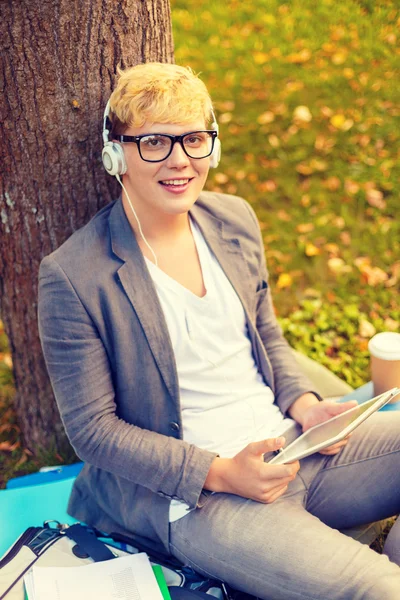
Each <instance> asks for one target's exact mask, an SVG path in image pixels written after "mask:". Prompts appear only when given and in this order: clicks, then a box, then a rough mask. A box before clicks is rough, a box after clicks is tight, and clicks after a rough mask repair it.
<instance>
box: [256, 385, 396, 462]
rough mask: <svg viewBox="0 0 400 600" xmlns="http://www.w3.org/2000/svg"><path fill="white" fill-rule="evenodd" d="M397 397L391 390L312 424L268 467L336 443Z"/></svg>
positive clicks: (291, 460)
mask: <svg viewBox="0 0 400 600" xmlns="http://www.w3.org/2000/svg"><path fill="white" fill-rule="evenodd" d="M397 394H400V388H393V389H391V390H389V391H387V392H385V393H383V394H380V395H379V396H376V397H375V398H372V400H368V401H367V402H364V403H363V404H359V405H358V406H355V407H354V408H350V410H346V411H345V412H343V413H341V414H340V415H337V416H336V417H332V418H331V419H329V420H328V421H325V422H324V423H320V424H319V425H315V426H314V427H311V428H310V429H308V430H307V431H306V432H305V433H303V434H302V435H300V436H299V437H298V438H297V439H295V440H294V442H292V443H291V444H289V445H288V446H286V448H281V449H280V450H278V452H277V454H276V456H274V457H273V458H272V459H271V460H270V461H268V464H275V465H282V464H285V463H290V462H293V461H295V460H300V459H301V458H305V457H306V456H309V455H310V454H314V452H319V451H320V450H323V449H324V448H327V447H328V446H332V445H333V444H336V442H340V440H342V439H343V438H345V437H346V436H347V435H348V434H349V433H351V432H352V431H353V430H354V429H355V428H356V427H358V426H359V425H360V424H361V423H362V422H363V421H365V419H367V418H368V417H369V416H370V415H372V414H373V413H374V412H375V411H376V410H378V409H379V408H381V407H382V406H384V405H385V404H387V403H388V402H390V400H392V399H393V398H394V397H395V396H397Z"/></svg>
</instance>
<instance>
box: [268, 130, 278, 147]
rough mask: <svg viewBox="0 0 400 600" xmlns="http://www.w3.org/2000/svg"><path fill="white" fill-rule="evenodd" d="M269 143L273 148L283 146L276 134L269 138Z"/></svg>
mask: <svg viewBox="0 0 400 600" xmlns="http://www.w3.org/2000/svg"><path fill="white" fill-rule="evenodd" d="M268 141H269V143H270V144H271V146H272V147H273V148H279V146H280V145H281V143H280V141H279V138H278V136H277V135H275V134H274V133H273V134H271V135H269V136H268Z"/></svg>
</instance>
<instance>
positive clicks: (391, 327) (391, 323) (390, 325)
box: [383, 317, 400, 331]
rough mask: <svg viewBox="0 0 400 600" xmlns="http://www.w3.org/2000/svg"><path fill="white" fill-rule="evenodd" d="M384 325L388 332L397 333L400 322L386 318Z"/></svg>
mask: <svg viewBox="0 0 400 600" xmlns="http://www.w3.org/2000/svg"><path fill="white" fill-rule="evenodd" d="M383 323H384V325H385V329H387V330H388V331H397V330H398V329H399V325H400V323H399V322H398V321H395V320H394V319H392V318H391V317H386V319H385V320H384V322H383Z"/></svg>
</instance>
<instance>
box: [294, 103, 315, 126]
mask: <svg viewBox="0 0 400 600" xmlns="http://www.w3.org/2000/svg"><path fill="white" fill-rule="evenodd" d="M293 120H294V121H300V122H301V123H309V122H310V121H311V120H312V114H311V112H310V109H309V108H308V106H303V105H301V106H296V108H295V109H294V111H293Z"/></svg>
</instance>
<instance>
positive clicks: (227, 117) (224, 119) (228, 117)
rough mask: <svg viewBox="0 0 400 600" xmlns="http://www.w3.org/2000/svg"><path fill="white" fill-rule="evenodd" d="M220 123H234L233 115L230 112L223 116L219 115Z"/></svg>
mask: <svg viewBox="0 0 400 600" xmlns="http://www.w3.org/2000/svg"><path fill="white" fill-rule="evenodd" d="M218 121H219V122H220V123H230V122H231V121H232V113H230V112H226V113H222V115H219V117H218Z"/></svg>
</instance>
